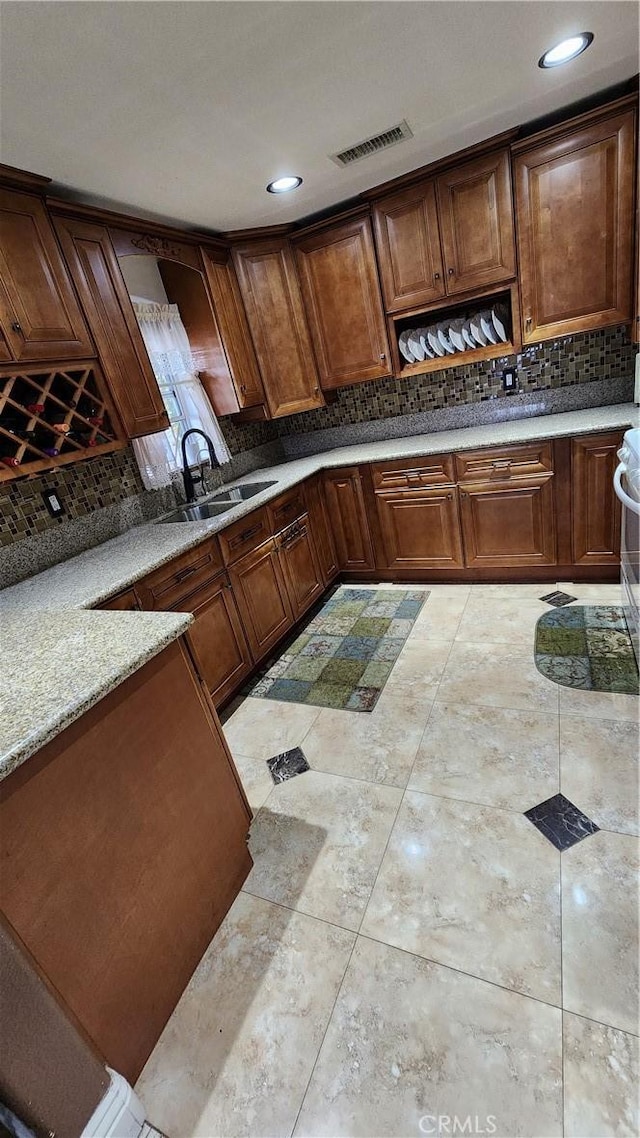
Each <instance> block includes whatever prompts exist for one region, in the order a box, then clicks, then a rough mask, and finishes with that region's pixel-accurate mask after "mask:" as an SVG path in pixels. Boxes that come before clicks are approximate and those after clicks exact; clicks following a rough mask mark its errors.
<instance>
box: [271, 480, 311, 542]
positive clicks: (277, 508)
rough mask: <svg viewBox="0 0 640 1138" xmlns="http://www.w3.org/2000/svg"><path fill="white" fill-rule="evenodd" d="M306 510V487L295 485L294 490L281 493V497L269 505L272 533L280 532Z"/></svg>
mask: <svg viewBox="0 0 640 1138" xmlns="http://www.w3.org/2000/svg"><path fill="white" fill-rule="evenodd" d="M305 512H306V505H305V500H304V487H303V486H294V487H293V489H292V490H287V492H286V494H281V495H280V497H279V498H276V500H275V502H269V504H268V505H267V513H268V515H269V521H270V522H271V533H272V534H276V533H280V530H282V529H284V528H285V526H288V525H290V524H291V522H294V521H295V520H296V518H299V517H300V516H301V515H302V514H304V513H305Z"/></svg>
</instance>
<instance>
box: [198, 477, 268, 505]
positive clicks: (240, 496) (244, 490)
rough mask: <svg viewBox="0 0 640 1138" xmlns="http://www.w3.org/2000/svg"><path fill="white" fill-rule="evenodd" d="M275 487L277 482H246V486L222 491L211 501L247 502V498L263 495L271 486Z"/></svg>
mask: <svg viewBox="0 0 640 1138" xmlns="http://www.w3.org/2000/svg"><path fill="white" fill-rule="evenodd" d="M275 485H276V484H275V482H245V484H244V486H232V487H231V488H230V489H228V490H221V491H220V493H219V494H214V496H213V498H212V499H211V501H212V502H246V500H247V498H253V497H254V496H255V495H256V494H261V493H262V491H263V490H268V489H269V487H270V486H275Z"/></svg>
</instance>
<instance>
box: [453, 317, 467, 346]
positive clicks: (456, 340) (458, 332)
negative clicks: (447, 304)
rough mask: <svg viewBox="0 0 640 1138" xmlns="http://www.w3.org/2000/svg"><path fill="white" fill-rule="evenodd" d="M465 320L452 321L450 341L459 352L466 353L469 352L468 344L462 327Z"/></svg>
mask: <svg viewBox="0 0 640 1138" xmlns="http://www.w3.org/2000/svg"><path fill="white" fill-rule="evenodd" d="M463 324H464V320H452V321H451V323H450V324H449V339H450V340H451V343H452V344H453V346H454V348H455V349H456V351H457V352H465V351H466V350H467V342H466V340H465V338H464V336H463V335H462V325H463Z"/></svg>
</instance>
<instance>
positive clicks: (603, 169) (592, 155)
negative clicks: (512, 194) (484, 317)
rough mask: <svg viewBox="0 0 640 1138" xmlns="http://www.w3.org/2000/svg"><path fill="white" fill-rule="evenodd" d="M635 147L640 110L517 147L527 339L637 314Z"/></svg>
mask: <svg viewBox="0 0 640 1138" xmlns="http://www.w3.org/2000/svg"><path fill="white" fill-rule="evenodd" d="M634 148H635V113H634V110H633V108H630V109H623V110H621V111H620V112H619V113H617V114H613V115H611V114H603V112H602V111H601V112H599V113H594V114H592V115H585V116H583V118H582V119H581V120H580V121H579V123H574V124H573V125H572V126H571V127H570V128H569V129H567V127H566V126H565V127H564V129H563V128H556V129H554V130H552V131H548V132H546V133H545V134H544V135H542V136H539V138H538V139H537V140H536V141H535V142H531V141H530V142H529V144H528V145H525V144H524V143H523V144H520V146H519V147H518V148H517V149H518V150H519V153H517V156H516V159H515V168H514V169H515V189H516V206H517V220H518V254H519V264H520V288H521V297H522V318H523V340H524V342H525V343H532V342H534V341H537V340H545V339H551V338H553V337H555V336H563V335H566V334H567V333H569V332H585V331H588V330H589V329H592V328H602V327H606V326H607V325H609V324H616V323H626V322H628V321H630V320H631V316H632V257H633V203H634Z"/></svg>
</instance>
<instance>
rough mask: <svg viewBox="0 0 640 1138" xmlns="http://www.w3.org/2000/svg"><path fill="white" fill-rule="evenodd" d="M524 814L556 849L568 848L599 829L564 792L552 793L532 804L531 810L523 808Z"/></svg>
mask: <svg viewBox="0 0 640 1138" xmlns="http://www.w3.org/2000/svg"><path fill="white" fill-rule="evenodd" d="M524 816H525V818H528V819H529V821H530V822H533V824H534V826H536V827H537V829H538V830H540V833H541V834H544V836H545V838H548V839H549V841H550V842H551V843H552V845H554V846H555V847H556V849H557V850H568V849H569V847H570V846H575V844H576V842H581V841H582V839H583V838H587V837H588V836H589V834H595V833H597V831H598V830H599V829H600V827H599V826H596V824H595V822H592V821H591V819H590V818H587V815H586V814H583V813H582V810H578V807H577V806H574V805H573V802H570V801H569V799H568V798H565V796H564V794H554V796H553V798H547V800H546V802H540V803H539V805H538V806H532V808H531V810H525V812H524Z"/></svg>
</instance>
